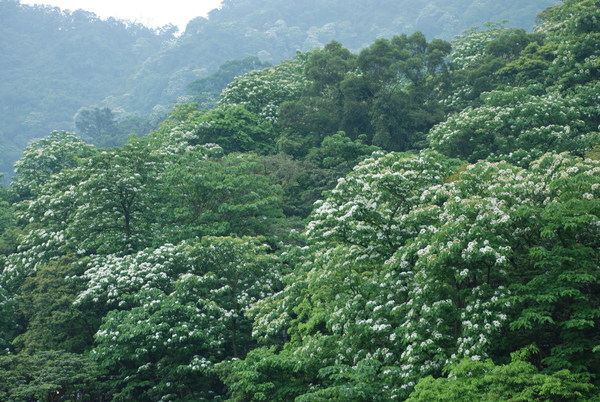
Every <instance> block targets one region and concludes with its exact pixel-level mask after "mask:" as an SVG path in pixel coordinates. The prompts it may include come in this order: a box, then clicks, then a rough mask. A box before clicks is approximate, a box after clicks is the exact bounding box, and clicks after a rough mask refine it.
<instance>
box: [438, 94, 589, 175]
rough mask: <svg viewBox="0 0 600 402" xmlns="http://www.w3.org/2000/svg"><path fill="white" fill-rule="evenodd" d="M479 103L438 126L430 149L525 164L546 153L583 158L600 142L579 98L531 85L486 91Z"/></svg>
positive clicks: (474, 159) (458, 155)
mask: <svg viewBox="0 0 600 402" xmlns="http://www.w3.org/2000/svg"><path fill="white" fill-rule="evenodd" d="M481 101H482V105H481V106H480V107H477V108H466V109H464V110H463V111H462V112H460V113H458V114H455V115H451V116H450V117H449V118H448V119H447V120H446V121H445V122H443V123H440V124H438V125H437V126H436V127H434V128H433V129H432V130H431V131H430V132H429V134H428V139H429V142H430V144H431V147H432V148H434V149H436V150H438V151H440V152H443V153H444V154H446V155H448V156H452V157H459V158H463V159H466V160H468V161H470V162H475V161H477V160H480V159H485V158H489V159H491V160H507V161H510V162H513V163H516V164H518V165H520V166H527V165H528V164H529V163H530V162H531V161H532V160H534V159H536V158H539V157H540V156H542V155H543V154H544V153H546V152H548V151H558V152H561V151H570V152H573V153H574V154H576V155H577V154H578V155H583V152H584V151H585V150H586V149H588V148H591V146H592V145H594V144H596V143H597V141H598V134H597V133H593V132H592V133H590V131H591V130H593V129H594V127H593V126H592V124H590V123H591V122H590V121H589V114H588V112H587V110H586V108H585V106H584V105H583V104H582V102H581V101H582V98H581V97H578V96H569V95H566V96H564V95H562V94H560V93H556V92H551V93H545V92H544V91H543V89H542V88H541V87H539V86H531V87H527V88H510V89H506V90H499V91H492V92H489V93H485V94H483V95H482V96H481ZM586 120H587V121H586Z"/></svg>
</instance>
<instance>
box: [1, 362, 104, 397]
mask: <svg viewBox="0 0 600 402" xmlns="http://www.w3.org/2000/svg"><path fill="white" fill-rule="evenodd" d="M100 378H101V371H100V370H99V368H98V366H97V365H96V364H94V363H93V362H92V361H90V360H88V359H87V358H85V357H83V356H80V355H76V354H72V353H65V352H57V351H47V352H39V353H36V354H33V355H27V354H19V355H13V356H0V398H2V400H4V401H15V402H16V401H24V400H45V401H59V400H64V399H69V400H79V399H82V400H98V399H99V398H102V397H103V395H104V389H103V388H104V387H102V385H101V384H102V383H101V381H99V379H100Z"/></svg>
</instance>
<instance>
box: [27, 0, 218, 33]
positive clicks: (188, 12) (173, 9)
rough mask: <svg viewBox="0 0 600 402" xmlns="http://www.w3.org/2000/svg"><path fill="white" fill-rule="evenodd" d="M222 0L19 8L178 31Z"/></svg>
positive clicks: (54, 1)
mask: <svg viewBox="0 0 600 402" xmlns="http://www.w3.org/2000/svg"><path fill="white" fill-rule="evenodd" d="M221 1H222V0H48V1H44V0H21V3H22V4H49V5H52V6H57V7H60V8H61V9H63V10H77V9H80V8H81V9H83V10H86V11H92V12H93V13H95V14H96V15H98V16H99V17H101V18H107V17H115V18H119V19H124V20H131V21H135V22H140V23H142V24H144V25H148V26H151V27H159V26H163V25H166V24H168V23H172V24H175V25H177V26H178V27H179V29H180V30H181V31H183V30H184V29H185V26H186V24H187V23H188V21H189V20H191V19H192V18H194V17H198V16H203V17H205V16H206V15H207V14H208V12H209V11H210V10H212V9H215V8H217V7H219V6H220V5H221Z"/></svg>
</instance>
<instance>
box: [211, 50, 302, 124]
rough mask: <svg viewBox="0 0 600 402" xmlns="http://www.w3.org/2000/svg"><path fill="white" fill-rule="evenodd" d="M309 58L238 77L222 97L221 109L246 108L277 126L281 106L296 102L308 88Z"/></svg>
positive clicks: (300, 57)
mask: <svg viewBox="0 0 600 402" xmlns="http://www.w3.org/2000/svg"><path fill="white" fill-rule="evenodd" d="M305 63H306V54H303V53H298V54H297V55H296V57H294V58H293V59H289V60H284V61H283V62H282V63H281V64H279V65H277V66H274V67H269V68H266V69H263V70H260V71H252V72H249V73H247V74H244V75H242V76H241V77H238V78H236V79H234V80H233V82H231V84H229V85H228V86H227V88H225V89H224V90H223V92H222V93H221V100H220V101H219V105H243V106H245V107H246V109H247V110H248V111H250V112H252V113H255V114H257V115H258V116H259V117H261V118H262V119H265V120H267V121H271V122H274V121H275V120H276V118H277V112H278V109H279V106H280V105H281V104H282V103H283V102H285V101H290V100H293V99H296V98H298V97H299V95H300V94H301V93H302V90H303V89H304V88H305V86H306V78H305V77H304V75H303V74H302V71H303V68H304V64H305Z"/></svg>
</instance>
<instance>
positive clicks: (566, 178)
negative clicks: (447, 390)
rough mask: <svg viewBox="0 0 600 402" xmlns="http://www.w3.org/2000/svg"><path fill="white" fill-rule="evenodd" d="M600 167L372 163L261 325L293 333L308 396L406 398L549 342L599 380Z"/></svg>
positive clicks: (386, 159) (264, 305)
mask: <svg viewBox="0 0 600 402" xmlns="http://www.w3.org/2000/svg"><path fill="white" fill-rule="evenodd" d="M599 174H600V165H598V163H597V162H593V161H590V160H586V161H582V160H579V159H576V158H574V157H569V156H566V155H556V154H549V155H545V156H543V157H542V158H541V159H539V160H537V161H536V162H535V163H534V165H532V168H530V169H529V170H524V169H521V168H519V167H516V166H512V165H510V164H507V163H493V162H480V163H478V164H475V165H469V166H462V167H459V166H458V164H457V163H456V162H454V161H451V160H447V159H445V158H443V157H441V156H440V155H437V154H434V153H424V154H421V155H419V156H414V157H408V156H403V155H387V156H381V157H379V158H373V159H370V160H367V161H365V162H364V163H362V164H361V165H359V166H358V167H357V168H356V169H355V171H354V172H353V173H352V174H350V175H349V176H348V177H347V178H346V179H344V180H341V181H340V183H339V184H338V187H337V188H336V189H335V190H333V191H332V192H331V193H330V194H329V197H328V198H327V199H326V200H325V201H324V202H322V203H321V204H320V205H319V206H318V208H317V209H316V210H315V212H314V214H313V216H312V221H311V223H310V224H309V225H308V233H307V234H308V235H309V239H310V244H311V246H310V247H309V249H308V250H306V251H304V252H303V255H302V256H301V257H300V259H299V266H298V268H297V270H296V272H295V273H294V274H292V276H291V277H289V278H287V279H286V282H287V283H288V287H287V288H286V289H285V290H284V291H283V292H282V293H279V294H277V295H275V296H272V297H270V298H267V299H266V300H264V301H261V302H259V303H258V305H257V306H256V307H255V309H254V310H253V311H254V313H255V316H256V322H255V332H256V334H257V336H262V337H263V338H264V339H266V340H267V341H268V339H269V337H271V339H274V338H273V336H275V335H276V334H277V333H280V331H281V330H282V329H285V330H286V331H287V332H288V333H289V334H290V335H291V341H290V343H289V344H288V346H287V347H286V348H285V349H284V351H282V352H281V358H282V359H292V360H293V361H295V362H296V364H297V365H296V366H295V367H296V369H297V370H299V371H300V372H301V373H302V374H301V375H304V376H306V378H308V379H311V378H312V379H313V380H315V379H318V380H317V382H318V383H319V384H320V385H319V386H314V385H313V386H312V387H309V386H308V384H306V386H305V388H303V389H299V390H298V392H299V393H300V394H303V393H304V394H305V397H306V398H307V400H308V399H309V398H314V397H322V398H333V399H335V398H348V399H354V400H360V399H369V398H372V397H373V393H375V395H377V396H376V398H381V399H390V398H391V399H396V398H405V397H407V396H408V394H409V393H410V390H411V389H412V387H413V386H414V385H415V384H416V383H417V381H418V380H419V379H420V378H422V377H425V376H427V375H430V374H434V375H439V374H440V373H441V371H442V369H443V368H444V367H445V366H447V365H449V364H453V363H455V362H458V361H459V360H460V359H462V358H465V357H468V358H470V359H471V360H474V361H478V360H481V359H483V358H485V357H488V356H495V355H496V354H502V353H505V350H506V349H509V350H510V349H512V350H515V349H517V348H520V347H521V346H524V345H526V344H528V343H531V342H535V341H536V340H537V339H546V340H547V341H548V343H545V344H544V346H543V351H542V354H543V355H545V356H547V357H546V358H545V359H544V360H543V364H544V365H546V366H547V367H550V368H552V369H554V370H558V369H565V368H567V369H572V370H574V371H585V370H587V371H589V370H591V368H592V367H595V365H596V364H598V361H597V359H596V357H595V355H594V353H593V350H594V347H595V346H593V345H594V344H595V342H597V341H598V338H597V333H598V331H597V329H598V327H597V322H596V320H595V319H594V318H593V317H595V313H594V311H595V309H597V306H598V305H599V303H600V300H599V299H598V298H597V296H594V291H593V290H592V289H594V288H595V287H596V286H598V283H599V280H600V277H599V276H598V272H597V270H595V268H592V267H593V266H595V261H597V258H598V256H599V255H598V250H599V249H600V248H599V247H598V242H597V239H598V238H600V237H599V236H598V234H599V233H598V222H599V215H600V211H599V210H598V208H599V204H598V198H597V197H598V195H599V194H598V191H599V190H600V187H599V186H598V184H597V181H598V175H599ZM567 183H569V184H567ZM574 206H577V207H576V208H574ZM558 211H562V212H560V213H559V212H558ZM555 236H557V238H556V239H555V238H554V237H555ZM558 238H562V239H563V241H560V240H558ZM553 239H554V240H553ZM565 239H569V240H568V241H567V240H565ZM557 241H558V242H560V244H561V245H560V246H557ZM575 255H577V257H576V259H577V262H575V261H574V260H573V258H574V256H575ZM568 261H570V262H568ZM527 306H528V307H527ZM509 323H510V325H509ZM594 331H595V332H596V335H592V333H593V332H594ZM515 334H518V336H516V337H515ZM583 351H585V352H583ZM580 352H581V353H580ZM241 368H242V369H244V370H247V369H248V366H242V367H241ZM257 370H263V369H260V368H258V369H257ZM314 370H316V371H314ZM257 375H260V373H258V374H257ZM225 378H229V379H230V380H231V379H232V378H234V377H231V375H230V376H229V377H225ZM374 379H376V380H374ZM311 382H313V381H312V380H311ZM313 384H314V382H313ZM230 385H231V386H232V387H239V386H240V384H238V383H236V382H235V381H233V383H232V384H230ZM284 385H285V383H284V384H282V386H284Z"/></svg>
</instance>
